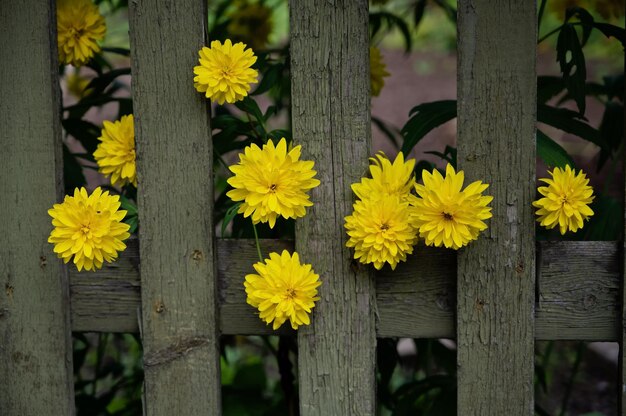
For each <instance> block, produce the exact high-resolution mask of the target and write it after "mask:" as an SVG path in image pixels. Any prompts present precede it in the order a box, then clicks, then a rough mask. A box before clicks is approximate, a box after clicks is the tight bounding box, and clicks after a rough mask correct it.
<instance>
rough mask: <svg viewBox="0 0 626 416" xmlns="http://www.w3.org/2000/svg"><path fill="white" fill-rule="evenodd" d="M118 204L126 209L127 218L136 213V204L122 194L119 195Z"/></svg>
mask: <svg viewBox="0 0 626 416" xmlns="http://www.w3.org/2000/svg"><path fill="white" fill-rule="evenodd" d="M120 204H121V205H120V208H122V209H123V210H125V211H126V217H127V218H128V217H132V216H133V215H137V205H136V204H135V203H134V202H133V201H131V200H130V199H128V198H126V197H125V196H124V195H120Z"/></svg>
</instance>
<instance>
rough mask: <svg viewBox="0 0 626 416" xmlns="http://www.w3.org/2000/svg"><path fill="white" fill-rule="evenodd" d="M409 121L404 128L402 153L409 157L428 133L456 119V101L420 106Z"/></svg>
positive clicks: (436, 102)
mask: <svg viewBox="0 0 626 416" xmlns="http://www.w3.org/2000/svg"><path fill="white" fill-rule="evenodd" d="M409 117H410V118H409V121H408V122H407V123H406V124H405V125H404V127H403V128H402V137H403V138H404V142H403V143H402V153H404V154H405V155H408V154H409V152H410V151H411V150H412V149H413V147H415V145H416V144H417V143H419V141H420V140H421V139H422V138H424V136H426V134H427V133H428V132H430V131H431V130H433V129H435V128H437V127H439V126H440V125H442V124H443V123H445V122H447V121H450V120H452V119H453V118H456V100H443V101H435V102H431V103H424V104H420V105H418V106H416V107H413V109H412V110H411V112H410V113H409Z"/></svg>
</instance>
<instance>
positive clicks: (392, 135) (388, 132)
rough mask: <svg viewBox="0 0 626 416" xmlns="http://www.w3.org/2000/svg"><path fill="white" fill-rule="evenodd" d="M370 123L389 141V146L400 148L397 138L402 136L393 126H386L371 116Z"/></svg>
mask: <svg viewBox="0 0 626 416" xmlns="http://www.w3.org/2000/svg"><path fill="white" fill-rule="evenodd" d="M372 123H374V125H376V127H378V129H379V130H380V131H381V132H382V133H383V134H384V135H385V137H387V138H388V139H389V141H390V142H391V144H392V145H393V146H394V147H395V148H396V149H397V148H399V147H400V143H399V138H400V137H402V134H401V133H400V132H399V131H398V129H397V128H395V127H394V126H391V125H388V124H387V123H385V122H384V121H382V120H381V119H379V118H378V117H374V116H372Z"/></svg>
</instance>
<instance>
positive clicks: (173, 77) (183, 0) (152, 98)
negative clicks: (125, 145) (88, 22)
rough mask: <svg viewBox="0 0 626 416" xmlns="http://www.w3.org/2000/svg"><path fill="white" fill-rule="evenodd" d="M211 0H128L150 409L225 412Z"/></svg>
mask: <svg viewBox="0 0 626 416" xmlns="http://www.w3.org/2000/svg"><path fill="white" fill-rule="evenodd" d="M206 16H207V15H206V2H203V1H200V0H177V1H157V0H141V1H132V2H130V40H131V58H132V59H131V63H132V73H133V88H132V93H133V106H134V112H135V123H136V124H135V133H136V141H137V172H138V183H139V186H138V205H139V216H140V218H141V226H140V229H139V235H140V238H141V246H140V251H139V253H140V258H141V297H142V314H141V316H142V337H143V347H144V371H145V407H146V409H145V411H146V414H147V415H149V416H156V415H218V414H220V413H221V410H220V408H221V403H220V370H219V352H218V350H219V335H218V316H217V308H216V273H215V262H214V257H215V256H214V241H213V238H214V235H213V221H212V218H213V166H212V163H213V154H212V145H211V135H210V125H209V111H208V105H207V104H208V103H207V102H206V100H205V99H204V98H203V97H202V96H201V95H200V94H198V93H197V92H196V91H195V90H194V87H193V67H194V65H196V64H197V61H198V58H197V56H198V50H199V49H200V48H201V47H202V45H203V44H205V36H206V35H205V33H206V32H205V24H206Z"/></svg>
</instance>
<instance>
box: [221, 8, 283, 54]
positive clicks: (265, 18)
mask: <svg viewBox="0 0 626 416" xmlns="http://www.w3.org/2000/svg"><path fill="white" fill-rule="evenodd" d="M233 10H234V11H233V12H232V13H231V15H230V23H229V24H228V26H227V27H226V30H227V31H228V33H229V34H231V35H232V36H233V38H235V39H238V40H241V41H242V42H244V43H245V44H247V45H248V46H250V47H251V48H252V49H254V50H259V49H263V48H265V46H266V45H267V41H268V39H269V36H270V33H272V9H270V8H269V7H267V6H266V5H264V4H261V3H251V2H250V1H248V0H244V1H237V2H235V4H234V9H233Z"/></svg>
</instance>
